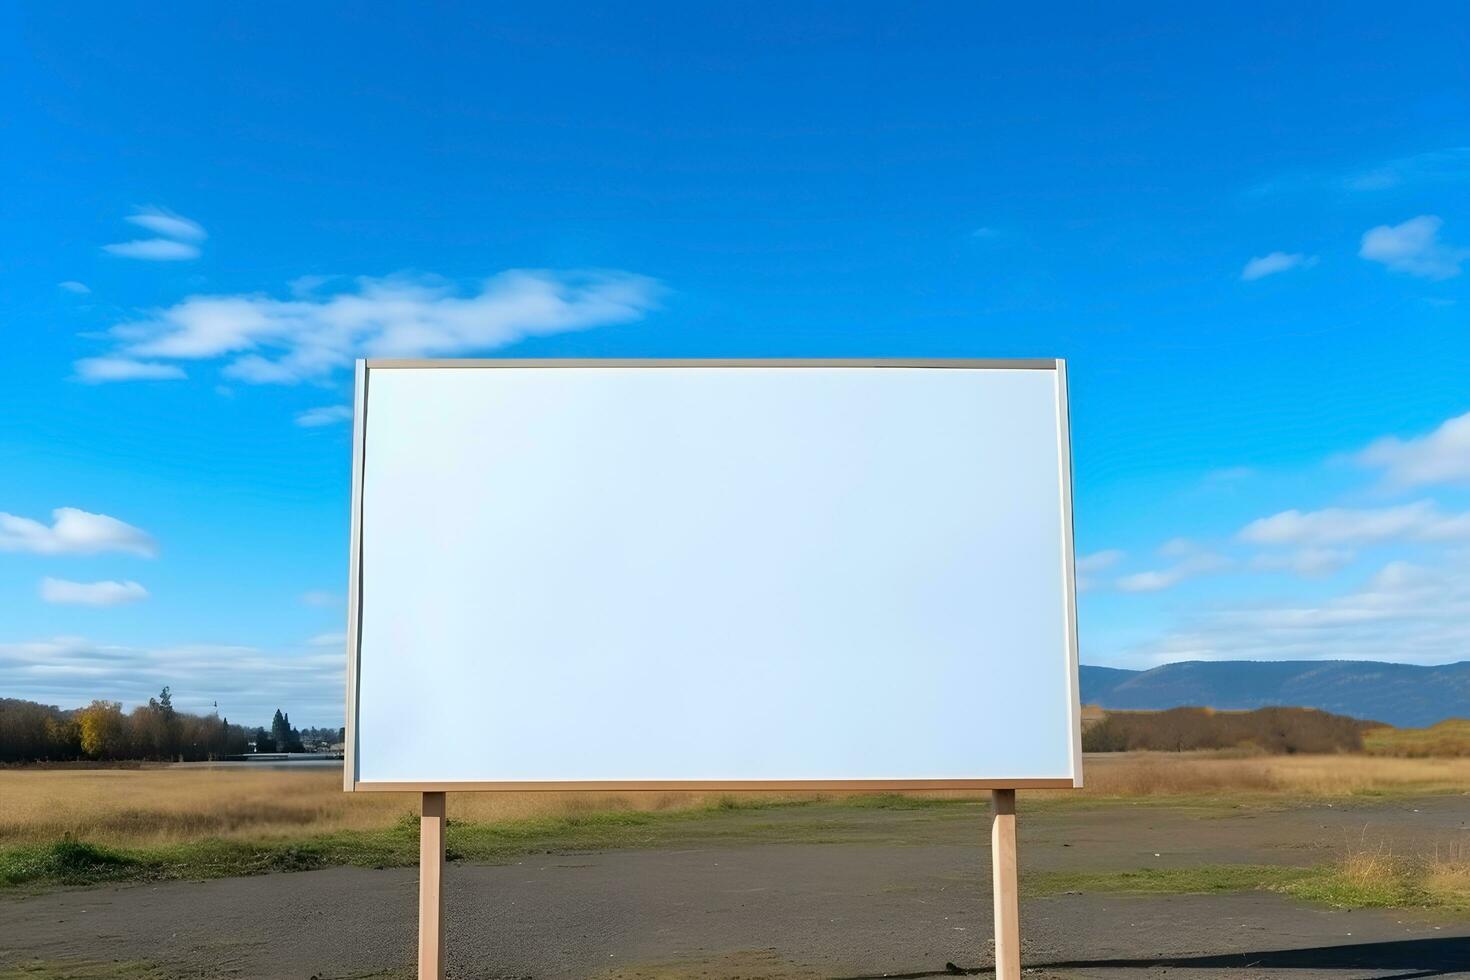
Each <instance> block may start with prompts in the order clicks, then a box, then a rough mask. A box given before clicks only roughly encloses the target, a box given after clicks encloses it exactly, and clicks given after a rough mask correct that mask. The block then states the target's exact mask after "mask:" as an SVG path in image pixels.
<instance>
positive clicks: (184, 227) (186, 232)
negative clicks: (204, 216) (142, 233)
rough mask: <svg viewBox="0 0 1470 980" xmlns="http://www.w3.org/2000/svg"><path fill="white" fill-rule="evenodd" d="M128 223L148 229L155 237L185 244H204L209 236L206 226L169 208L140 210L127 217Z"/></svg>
mask: <svg viewBox="0 0 1470 980" xmlns="http://www.w3.org/2000/svg"><path fill="white" fill-rule="evenodd" d="M126 220H128V221H131V222H132V223H133V224H135V225H137V226H138V227H140V228H146V229H147V230H149V231H151V232H153V234H155V235H162V236H163V237H165V238H175V239H178V240H179V241H183V242H202V241H204V239H206V238H208V237H209V235H208V234H207V233H206V232H205V230H204V226H203V225H201V224H200V223H199V222H197V221H194V220H192V219H190V218H186V217H184V216H183V215H181V214H176V213H174V212H173V211H170V210H168V209H167V208H139V209H138V210H137V211H135V212H133V213H132V214H130V215H128V216H127V219H126Z"/></svg>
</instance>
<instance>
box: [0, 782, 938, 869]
mask: <svg viewBox="0 0 1470 980" xmlns="http://www.w3.org/2000/svg"><path fill="white" fill-rule="evenodd" d="M915 804H918V805H917V806H916V805H915ZM874 805H888V806H893V807H898V808H902V809H926V808H927V807H926V806H925V805H924V801H906V800H902V798H898V797H895V798H893V799H891V800H888V801H886V803H879V804H874ZM850 811H851V808H850V806H849V805H848V804H847V803H815V802H812V801H792V800H775V801H772V800H754V801H752V800H746V799H736V800H732V801H729V802H726V801H724V800H717V801H714V802H712V803H711V804H710V805H708V806H706V807H704V808H702V809H695V810H675V811H648V810H600V811H586V812H577V813H570V814H568V815H566V816H559V817H535V818H528V819H522V820H505V821H499V822H494V823H477V822H466V821H461V820H455V819H451V820H449V822H448V825H447V826H446V828H445V852H446V857H447V858H448V859H449V860H450V861H471V862H478V863H486V864H495V863H503V862H505V861H508V860H512V859H514V858H517V857H521V856H524V855H529V854H544V853H565V852H576V851H603V850H614V849H628V848H644V847H659V846H687V845H696V844H712V843H737V842H755V841H759V842H764V843H830V842H838V841H872V840H903V839H904V836H903V835H904V831H903V829H902V828H885V827H879V826H875V825H872V824H869V825H864V824H862V823H861V822H855V821H854V820H853V817H852V814H851V812H850ZM418 860H419V817H418V815H417V814H414V813H404V814H401V815H400V816H399V818H398V819H397V820H395V821H394V822H393V823H392V824H390V825H389V826H387V827H384V828H381V829H377V830H341V831H335V832H332V833H318V834H313V835H309V836H289V837H288V836H280V837H268V838H261V839H257V840H244V839H239V838H234V837H229V838H217V837H211V838H205V839H202V840H194V841H185V842H180V843H160V844H151V845H142V846H135V847H104V846H99V845H94V844H90V843H81V842H76V841H72V840H69V839H68V840H63V841H59V842H55V843H50V844H39V845H21V846H18V847H9V848H6V847H0V886H12V887H15V886H30V887H48V886H57V885H91V884H99V883H104V882H118V881H168V880H178V879H191V880H198V879H207V878H225V877H236V876H246V875H258V874H270V873H274V872H283V871H311V870H315V869H318V868H329V867H340V866H354V867H365V868H393V867H413V866H417V864H418Z"/></svg>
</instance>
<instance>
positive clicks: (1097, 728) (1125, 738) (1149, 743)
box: [1082, 708, 1378, 755]
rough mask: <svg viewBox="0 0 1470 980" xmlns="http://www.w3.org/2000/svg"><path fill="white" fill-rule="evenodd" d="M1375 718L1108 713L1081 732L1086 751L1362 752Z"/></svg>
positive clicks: (1207, 711) (1307, 712)
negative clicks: (1365, 738)
mask: <svg viewBox="0 0 1470 980" xmlns="http://www.w3.org/2000/svg"><path fill="white" fill-rule="evenodd" d="M1377 725H1378V723H1377V722H1373V721H1360V720H1358V719H1356V718H1349V717H1347V716H1346V715H1334V714H1330V713H1329V712H1326V711H1318V710H1316V709H1315V708H1258V709H1256V710H1255V711H1216V710H1214V709H1212V708H1171V709H1169V710H1168V711H1109V712H1108V713H1107V715H1106V717H1104V718H1103V719H1102V720H1101V721H1099V722H1097V723H1096V724H1093V725H1089V726H1086V727H1085V728H1084V729H1083V731H1082V750H1083V751H1084V752H1130V751H1139V750H1152V751H1155V752H1188V751H1192V750H1196V749H1251V750H1255V751H1259V752H1266V753H1270V754H1272V755H1291V754H1293V753H1297V752H1328V753H1332V752H1361V751H1363V732H1364V730H1366V729H1368V728H1373V727H1375V726H1377Z"/></svg>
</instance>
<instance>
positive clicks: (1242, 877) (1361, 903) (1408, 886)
mask: <svg viewBox="0 0 1470 980" xmlns="http://www.w3.org/2000/svg"><path fill="white" fill-rule="evenodd" d="M1023 888H1024V890H1025V891H1026V892H1027V893H1028V894H1031V895H1062V894H1068V893H1079V892H1080V893H1087V892H1100V893H1108V894H1115V895H1207V894H1211V893H1218V892H1241V891H1271V892H1277V893H1280V894H1283V895H1290V896H1291V897H1292V898H1298V899H1301V900H1303V901H1307V902H1316V903H1318V904H1320V905H1330V906H1333V907H1334V908H1347V909H1366V908H1395V909H1407V908H1419V909H1441V910H1445V911H1451V912H1465V911H1470V861H1466V860H1464V858H1463V856H1462V855H1459V854H1455V855H1450V856H1444V857H1440V856H1436V857H1434V858H1430V859H1427V860H1405V859H1400V858H1397V857H1395V856H1394V855H1393V854H1391V853H1390V852H1388V851H1359V852H1353V853H1350V854H1348V855H1346V856H1345V857H1343V858H1342V859H1341V860H1339V861H1338V862H1336V863H1334V864H1327V865H1319V866H1317V867H1311V868H1295V867H1282V866H1280V865H1264V864H1243V865H1206V866H1202V867H1195V868H1148V869H1142V870H1137V871H1113V872H1069V871H1068V872H1051V873H1045V874H1039V875H1032V876H1028V877H1027V878H1026V879H1024V881H1023Z"/></svg>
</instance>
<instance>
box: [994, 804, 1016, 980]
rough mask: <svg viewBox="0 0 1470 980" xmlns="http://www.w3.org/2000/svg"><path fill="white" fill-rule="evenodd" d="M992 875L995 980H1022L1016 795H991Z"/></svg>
mask: <svg viewBox="0 0 1470 980" xmlns="http://www.w3.org/2000/svg"><path fill="white" fill-rule="evenodd" d="M990 800H991V805H992V806H993V808H994V813H993V814H992V815H991V818H990V873H991V887H992V891H993V892H994V898H995V980H1021V913H1020V896H1019V892H1018V888H1017V875H1016V791H1015V790H1013V789H997V790H992V791H991V793H990Z"/></svg>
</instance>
